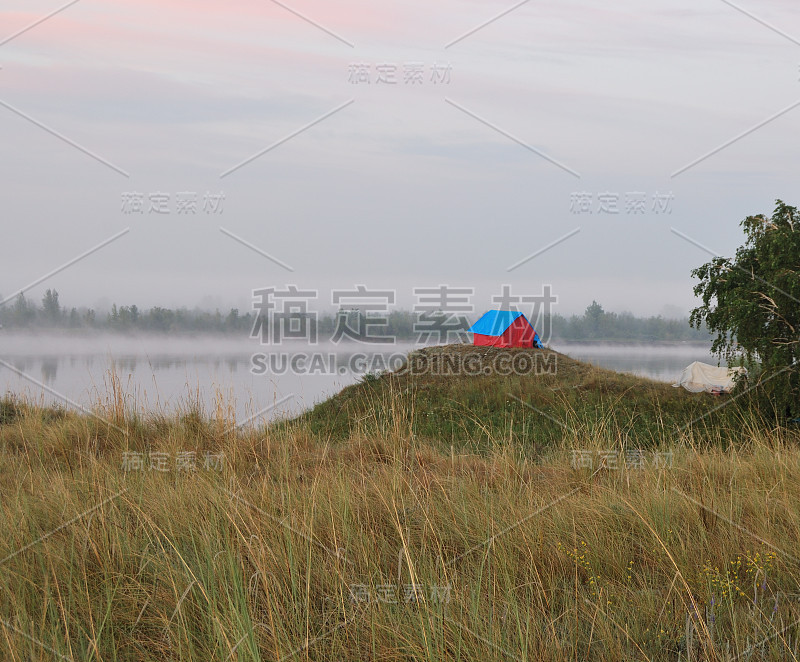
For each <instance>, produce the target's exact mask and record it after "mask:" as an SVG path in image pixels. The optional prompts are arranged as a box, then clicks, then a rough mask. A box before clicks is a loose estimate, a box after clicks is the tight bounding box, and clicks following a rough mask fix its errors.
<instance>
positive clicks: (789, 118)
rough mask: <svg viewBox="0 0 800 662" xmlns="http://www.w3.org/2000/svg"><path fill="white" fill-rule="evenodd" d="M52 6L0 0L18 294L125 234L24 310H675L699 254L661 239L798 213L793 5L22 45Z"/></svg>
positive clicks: (43, 32)
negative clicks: (346, 304)
mask: <svg viewBox="0 0 800 662" xmlns="http://www.w3.org/2000/svg"><path fill="white" fill-rule="evenodd" d="M61 6H63V5H62V4H60V2H59V1H58V0H56V2H53V1H51V0H46V1H45V0H25V1H24V2H23V1H22V0H10V1H6V2H4V3H3V9H2V20H1V21H0V42H5V43H3V44H2V45H0V66H2V70H0V149H1V150H2V162H1V163H0V181H2V184H1V185H0V192H1V193H0V194H1V195H2V201H3V205H2V211H1V212H0V214H1V215H0V232H1V233H2V238H1V239H0V294H2V295H5V296H8V295H9V294H11V293H13V292H15V291H16V290H18V289H20V288H23V287H25V286H26V285H28V284H29V283H32V282H34V281H36V280H38V279H40V278H41V277H42V276H44V275H46V274H48V273H49V272H51V271H53V270H55V269H57V268H58V267H60V266H62V265H64V264H65V263H68V262H70V261H72V260H74V259H75V258H76V257H78V256H80V255H81V254H83V253H85V252H86V251H88V250H89V249H91V248H93V247H95V246H97V245H98V244H101V243H102V242H104V241H106V240H108V239H110V238H111V237H114V236H116V235H118V234H119V233H121V232H123V231H125V230H126V229H129V231H128V232H126V233H125V234H122V235H120V236H118V238H116V239H115V240H114V241H112V242H110V243H109V244H107V245H106V246H104V247H103V248H101V249H100V250H97V251H95V252H94V253H92V254H91V255H89V256H87V257H85V258H84V259H81V260H79V261H78V262H76V263H75V264H73V265H72V266H70V267H69V268H67V269H64V270H63V271H61V272H60V273H58V274H57V275H54V276H52V277H51V278H49V279H47V280H45V281H43V282H42V283H40V284H39V285H37V286H35V287H33V288H32V289H31V290H30V291H29V292H28V293H27V296H28V297H30V298H33V299H36V300H39V299H41V296H42V294H43V292H44V290H45V289H46V288H47V287H55V288H56V289H57V290H58V291H59V292H60V293H61V298H62V302H63V303H65V304H67V305H97V304H98V302H102V301H107V302H110V301H115V302H117V303H121V304H126V303H138V305H139V306H140V307H149V306H153V305H163V306H178V305H186V306H189V307H192V306H195V305H206V306H216V305H218V306H221V307H229V306H231V305H237V306H239V307H241V308H244V309H247V308H248V307H249V306H250V301H251V292H252V290H253V289H255V288H261V287H269V286H276V287H284V286H286V285H288V284H297V285H298V286H300V287H302V288H312V289H317V290H320V292H321V301H320V304H319V308H320V309H325V308H328V307H329V306H330V290H331V288H341V289H348V288H353V287H354V286H355V285H357V284H364V285H366V286H367V287H368V288H392V289H395V290H397V297H398V302H399V304H401V305H402V306H404V307H410V306H411V305H413V304H414V302H415V298H414V296H413V288H415V287H429V286H436V285H440V284H448V285H452V286H460V287H474V288H475V289H476V296H475V304H476V307H477V308H482V307H485V305H486V304H485V302H486V301H488V298H489V297H490V296H491V295H492V294H495V293H498V292H499V290H500V287H501V285H502V284H505V283H508V284H511V285H512V286H513V287H514V291H515V292H519V293H521V294H530V293H534V294H535V293H538V292H540V291H541V288H542V286H543V285H544V284H550V285H552V288H553V292H554V293H555V294H556V295H558V297H559V303H558V307H557V308H556V311H557V312H561V313H564V314H569V313H573V312H580V311H582V310H583V309H584V308H585V307H586V306H587V305H588V304H589V303H590V302H591V300H592V299H597V300H598V301H600V302H601V303H602V304H603V305H604V306H605V307H606V309H609V310H616V311H622V310H630V311H633V312H635V313H638V314H659V313H665V312H669V313H673V314H674V313H675V312H676V311H683V312H686V311H688V310H689V308H690V307H691V306H692V304H693V297H692V293H691V289H692V279H691V277H690V273H689V272H690V270H691V269H692V268H693V267H696V266H698V265H699V264H701V263H703V262H705V261H707V260H708V259H710V257H711V256H710V255H709V254H708V253H707V252H704V250H703V249H702V248H699V247H698V246H696V245H694V244H693V243H691V241H689V240H687V239H685V238H682V237H681V236H678V235H677V234H675V233H673V232H671V228H674V229H675V230H677V231H678V232H680V233H683V235H685V236H686V237H689V238H690V239H691V240H692V241H694V242H697V243H699V244H701V245H702V246H705V247H707V248H708V249H710V250H713V251H718V252H720V253H722V254H725V255H730V254H732V253H733V252H734V251H735V248H736V247H737V246H738V245H739V244H740V243H741V241H742V234H741V231H740V229H739V222H740V221H741V220H742V219H743V218H744V217H745V216H747V215H749V214H756V213H762V212H763V213H771V211H772V209H773V207H774V200H775V199H776V198H782V199H784V200H785V201H786V202H788V203H790V204H795V205H797V204H800V177H798V175H799V174H800V151H799V150H798V135H800V106H799V107H793V105H794V104H796V103H798V102H799V101H800V67H799V63H800V4H798V3H797V2H795V1H790V0H741V1H739V0H736V3H730V2H727V0H691V1H684V0H648V2H646V3H643V2H641V1H639V2H633V1H629V0H618V1H617V2H615V3H600V2H584V1H571V0H562V1H561V2H558V3H553V2H542V1H541V0H531V1H530V2H527V3H519V6H517V7H516V8H515V9H513V10H511V11H509V12H508V13H506V14H505V15H502V16H498V15H499V14H501V12H504V11H506V10H510V9H512V7H514V2H513V1H511V2H508V1H507V0H440V1H439V2H436V3H430V2H422V0H412V1H406V2H402V3H401V2H357V1H353V0H344V1H341V2H336V3H331V2H322V1H321V0H286V1H285V2H283V3H282V4H278V3H276V2H273V1H271V0H258V1H250V0H240V1H239V2H236V3H223V2H210V1H206V0H194V1H192V2H176V1H173V2H165V1H164V0H162V1H160V2H155V1H153V0H137V1H136V2H132V1H129V2H121V1H120V0H103V1H102V2H98V1H96V0H80V1H78V2H74V3H71V5H70V6H68V7H66V8H64V9H63V11H61V12H59V13H57V14H55V15H53V16H52V17H51V18H49V19H47V20H45V21H43V22H41V23H39V24H38V25H36V26H34V27H31V28H30V29H29V30H26V31H24V32H22V33H20V34H17V33H19V32H20V31H22V30H24V29H25V28H26V27H28V26H30V25H31V24H32V23H34V22H36V21H38V20H39V19H41V18H43V17H45V16H47V15H48V14H50V13H52V12H54V11H55V10H57V9H58V8H59V7H61ZM293 12H294V13H293ZM298 14H300V15H302V16H299V15H298ZM493 18H496V20H491V19H493ZM479 26H483V27H480V29H476V28H479ZM14 35H16V36H14ZM12 36H13V38H12V39H10V40H9V37H12ZM462 37H463V38H462ZM420 68H421V78H415V76H419V74H416V72H417V71H420ZM392 75H393V76H394V79H395V80H396V83H394V84H392V83H391V82H388V80H387V79H389V80H390V79H391V78H392ZM381 77H383V80H380V79H381ZM407 77H410V80H408V81H407V80H406V79H407ZM367 81H369V82H367ZM782 111H785V112H783V113H782ZM780 113H782V114H780ZM779 114H780V115H779ZM778 115H779V116H778ZM317 120H319V121H317ZM768 120H769V121H768ZM314 122H316V123H314ZM312 123H314V124H313V125H312ZM309 125H311V126H309ZM759 125H761V126H759ZM756 127H758V128H756ZM753 129H754V130H753ZM746 132H747V135H743V134H745V133H746ZM737 138H739V139H738V140H735V139H737ZM281 141H282V142H281ZM720 147H722V149H719V150H718V148H720ZM270 148H271V149H270ZM265 150H266V151H265ZM715 150H718V151H716V152H715ZM711 152H715V153H712V154H710V153H711ZM257 154H261V155H260V156H258V158H255V159H253V160H251V161H249V162H247V163H244V162H245V161H246V160H247V159H250V158H251V157H253V156H255V155H257ZM709 154H710V155H709ZM704 156H706V157H707V158H702V157H704ZM243 163H244V164H243ZM242 164H243V165H242ZM692 164H693V165H692ZM240 165H241V167H238V168H237V166H240ZM687 166H691V167H687ZM158 194H162V196H163V195H168V196H169V199H168V200H167V199H165V198H164V197H159V195H158ZM192 194H194V196H193V195H192ZM193 197H194V199H196V203H195V205H196V206H195V207H194V213H192V203H191V201H192V199H193ZM136 200H141V201H142V203H141V204H142V205H143V208H142V213H137V211H136ZM159 205H163V209H164V210H165V211H166V212H168V213H157V211H156V208H157V207H159ZM615 206H616V209H617V211H618V213H613V211H614V208H615ZM179 211H185V212H186V213H179ZM220 228H223V229H224V232H223V231H221V230H220ZM578 228H580V231H576V230H577V229H578ZM231 235H235V236H236V237H239V238H240V239H241V240H243V241H244V242H247V243H249V244H250V245H251V246H252V247H254V248H256V249H258V251H260V253H259V252H257V251H256V250H253V248H251V247H248V246H245V245H244V244H243V243H240V242H239V241H238V240H237V239H235V238H233V237H232V236H231ZM560 239H563V240H562V241H560V242H559V243H557V244H556V245H552V244H554V242H558V240H560ZM548 246H550V248H548V249H547V250H544V251H543V249H545V248H547V247H548ZM263 254H267V255H269V256H270V257H271V258H273V259H270V258H268V257H266V256H265V255H263ZM532 255H533V256H534V257H532V258H531V259H529V260H527V261H525V262H524V263H522V264H519V263H520V262H523V261H524V260H525V259H526V258H528V257H530V256H532ZM514 265H518V266H516V268H514V269H512V270H510V271H509V269H510V268H511V267H513V266H514ZM287 267H289V268H291V269H292V271H289V269H288V268H287Z"/></svg>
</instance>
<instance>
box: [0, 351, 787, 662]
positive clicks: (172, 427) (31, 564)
mask: <svg viewBox="0 0 800 662" xmlns="http://www.w3.org/2000/svg"><path fill="white" fill-rule="evenodd" d="M470 351H474V348H468V347H463V348H435V349H433V350H425V351H424V352H423V355H422V357H419V356H417V357H416V358H417V359H419V361H418V363H417V366H418V368H419V372H417V373H416V374H415V373H414V372H413V360H414V358H415V357H414V356H412V357H411V359H412V360H411V361H410V362H409V366H408V367H407V369H406V370H405V371H402V372H401V373H398V374H393V375H382V376H376V375H373V376H370V377H366V378H364V379H363V380H362V381H361V382H360V383H359V384H356V385H353V386H351V387H349V388H347V389H345V390H344V391H342V392H341V393H340V394H339V395H337V396H335V397H334V398H332V399H330V400H328V401H326V402H323V403H321V404H320V405H318V406H317V407H315V408H314V409H313V410H311V411H310V412H307V413H305V414H303V415H301V416H299V417H297V418H293V419H291V420H285V421H283V422H282V423H280V424H273V425H269V426H266V427H264V426H257V427H253V426H250V425H244V426H241V427H237V426H238V424H239V423H242V422H243V421H241V420H236V418H235V415H234V412H233V410H232V408H231V407H230V406H228V405H227V404H226V403H225V402H224V401H223V400H222V399H220V400H219V401H218V403H217V406H216V407H215V408H214V409H213V410H210V411H202V410H201V409H200V407H199V406H197V407H195V406H191V405H189V406H187V408H186V409H185V410H184V411H182V412H179V413H176V414H175V415H165V414H154V415H152V416H150V417H142V416H134V415H132V414H131V413H130V412H127V411H126V406H125V394H124V392H123V391H122V389H121V388H120V385H119V384H118V383H116V385H112V389H111V391H110V392H109V393H108V394H107V396H106V397H105V398H104V399H103V400H102V401H101V402H98V403H97V407H96V409H95V410H93V414H94V415H92V416H90V415H86V414H82V413H74V412H72V411H65V410H63V409H53V408H42V407H35V406H29V405H26V404H25V403H20V402H14V401H13V400H9V399H6V400H4V401H3V404H2V405H0V592H2V595H3V596H4V599H3V601H2V603H1V604H0V657H2V658H3V659H25V660H28V659H32V660H51V659H54V658H55V659H60V657H59V656H61V657H63V658H65V659H75V660H88V659H93V660H112V659H137V660H159V661H163V660H165V659H166V660H212V659H215V660H216V659H218V660H225V659H231V660H260V659H264V658H269V659H278V660H279V659H320V660H329V659H336V660H364V659H375V660H377V659H381V660H400V659H423V660H431V661H438V660H454V659H455V660H458V659H462V660H474V659H519V660H525V659H529V660H566V659H576V658H577V659H592V660H607V661H609V662H610V661H611V660H641V659H650V660H677V659H682V660H685V659H687V652H688V653H689V654H691V655H693V656H694V659H717V660H733V659H736V656H739V655H745V656H746V655H748V654H754V658H753V659H756V658H758V659H776V660H778V659H781V660H783V659H791V655H792V654H794V655H798V652H797V642H798V635H799V634H800V632H798V631H797V630H798V628H797V625H796V624H795V623H796V621H798V619H800V601H798V597H799V596H798V594H800V589H798V586H800V560H798V559H797V558H796V555H795V550H797V549H798V548H800V534H799V533H798V532H800V451H799V450H798V444H797V441H798V435H797V433H796V432H794V431H793V430H784V429H775V428H773V427H771V426H769V425H767V424H766V423H763V422H760V421H759V420H758V419H757V418H755V417H753V416H752V415H750V414H748V413H747V411H746V408H740V407H739V403H741V402H742V401H743V400H745V399H746V398H740V399H739V400H737V401H735V402H734V401H733V399H732V398H728V399H720V398H713V397H711V396H705V395H692V394H689V393H686V392H684V391H683V390H682V389H673V388H671V387H670V386H668V385H665V384H661V383H658V382H652V381H649V380H644V379H639V378H636V377H632V376H630V375H621V374H617V373H613V372H611V371H607V370H603V369H600V368H596V367H594V366H590V365H588V364H585V363H581V362H579V361H574V360H572V359H569V358H568V357H565V356H563V355H559V354H556V355H555V356H554V357H548V356H544V355H543V354H541V353H539V354H537V353H536V351H535V350H514V351H512V352H510V353H500V354H499V353H498V352H499V350H493V351H492V350H486V351H485V352H484V351H482V352H481V353H480V361H479V362H477V363H476V364H473V365H470V361H472V359H470V358H469V356H470V354H469V352H470ZM502 354H505V355H506V356H512V355H513V356H514V357H516V363H515V362H514V361H513V360H512V361H511V362H510V365H511V366H512V367H513V366H516V367H517V369H520V370H519V372H514V371H513V370H512V371H511V372H509V373H508V374H506V372H505V371H506V369H507V368H506V367H503V363H502V361H500V359H499V356H500V355H502ZM536 356H541V357H542V358H540V359H538V360H537V359H536V358H535V357H536ZM519 357H523V358H519ZM524 357H527V359H525V360H523V359H524ZM554 359H555V360H554ZM525 365H530V366H533V367H532V368H531V371H530V372H528V373H527V374H524V373H522V372H521V367H524V366H525ZM554 365H555V368H556V369H555V371H553V367H554ZM537 366H538V368H537ZM423 368H424V372H423V371H422V369H423ZM446 368H447V369H449V370H451V371H452V370H462V371H466V369H467V368H469V369H470V370H473V371H475V372H476V374H469V375H467V374H455V375H454V374H443V373H444V370H445V369H446ZM486 368H490V372H489V374H486ZM537 370H538V372H537ZM481 372H483V374H477V373H481ZM723 404H724V405H726V406H724V407H721V408H719V407H720V405H723ZM715 408H717V409H715ZM793 624H794V625H793Z"/></svg>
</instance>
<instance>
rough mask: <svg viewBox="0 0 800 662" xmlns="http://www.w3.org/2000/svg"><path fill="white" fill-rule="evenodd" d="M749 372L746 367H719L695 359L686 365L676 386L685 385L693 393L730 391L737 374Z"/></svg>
mask: <svg viewBox="0 0 800 662" xmlns="http://www.w3.org/2000/svg"><path fill="white" fill-rule="evenodd" d="M739 373H744V374H747V370H745V369H744V368H718V367H717V366H715V365H709V364H708V363H701V362H700V361H695V362H694V363H692V364H690V365H688V366H686V367H685V368H684V369H683V372H682V373H681V376H680V377H679V378H678V381H677V383H675V384H673V386H674V387H676V388H677V387H678V386H683V388H685V389H686V390H687V391H691V392H692V393H702V392H703V391H705V392H706V393H730V392H731V390H733V387H734V379H735V377H736V375H737V374H739Z"/></svg>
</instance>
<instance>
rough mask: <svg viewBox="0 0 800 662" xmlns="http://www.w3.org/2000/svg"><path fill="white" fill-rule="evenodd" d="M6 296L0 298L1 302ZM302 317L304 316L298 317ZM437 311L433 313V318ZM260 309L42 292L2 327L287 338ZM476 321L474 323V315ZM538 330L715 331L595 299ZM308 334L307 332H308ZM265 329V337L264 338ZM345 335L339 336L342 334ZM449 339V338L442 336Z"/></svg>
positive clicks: (2, 310) (280, 324) (318, 330)
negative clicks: (606, 306)
mask: <svg viewBox="0 0 800 662" xmlns="http://www.w3.org/2000/svg"><path fill="white" fill-rule="evenodd" d="M1 299H2V297H0V300H1ZM339 315H344V316H345V318H346V323H347V326H348V327H350V328H351V329H364V328H368V327H369V325H370V324H372V325H375V322H374V321H370V320H368V319H367V318H365V317H364V316H363V313H360V312H359V311H355V310H349V311H343V312H340V313H339ZM295 317H297V316H296V315H295ZM337 317H338V316H337V315H335V314H332V313H326V314H319V315H311V314H306V315H304V316H303V318H304V321H303V324H304V325H307V326H304V327H303V328H304V329H307V330H308V331H307V332H308V333H309V334H314V333H315V334H316V337H317V339H318V340H320V341H324V340H327V339H331V338H333V337H334V336H335V335H337V328H338V327H339V325H340V324H341V323H342V320H341V319H337ZM435 317H436V316H435V315H434V318H435ZM256 321H257V318H256V314H255V313H254V312H248V313H245V314H242V313H240V312H239V310H238V309H236V308H231V309H230V310H229V311H228V312H227V313H222V312H220V311H219V310H215V311H213V312H211V311H208V310H201V309H199V308H195V309H191V310H190V309H187V308H177V309H175V310H173V309H170V308H162V307H159V306H155V307H153V308H150V309H149V310H141V309H140V308H139V307H138V306H136V305H130V306H117V304H114V305H112V306H111V310H110V311H108V312H105V313H98V312H97V311H95V310H94V309H92V308H85V307H82V308H75V307H72V308H69V307H66V306H62V305H61V302H60V301H59V295H58V292H57V291H56V290H50V289H48V290H47V292H45V294H44V297H42V302H41V305H37V304H36V302H34V301H30V300H28V299H27V298H26V297H25V296H24V295H22V294H20V295H19V296H18V297H17V298H16V299H15V300H14V301H10V302H8V303H7V304H5V305H4V306H0V326H2V328H5V329H8V330H11V329H30V330H56V329H64V330H69V329H72V330H76V331H80V330H93V331H108V332H122V333H126V332H127V333H135V332H148V333H187V334H203V333H216V334H237V335H242V334H244V335H249V334H250V333H251V332H252V331H253V330H254V329H259V330H258V331H257V335H264V336H265V337H269V338H277V337H284V338H286V337H287V333H286V329H287V328H290V327H289V325H288V323H287V321H286V320H285V319H284V320H280V319H278V318H277V316H276V318H273V319H272V320H270V328H269V329H266V330H265V329H264V328H260V327H259V324H256ZM418 321H419V315H418V314H417V313H414V312H411V311H405V310H398V311H392V312H390V313H388V314H387V315H386V316H385V322H384V323H382V325H381V327H382V328H381V330H380V334H381V335H384V336H394V337H396V338H397V339H399V340H408V341H416V340H422V341H425V340H434V341H435V340H436V337H435V329H437V324H436V323H433V324H431V323H430V322H431V317H430V315H429V316H428V318H427V320H426V324H424V325H420V326H416V325H417V323H418ZM473 321H474V320H473ZM470 323H471V322H470V321H469V320H467V319H466V318H463V317H461V318H457V319H453V318H449V319H448V320H445V316H444V314H442V318H441V324H440V325H439V326H438V328H440V329H441V330H442V332H443V333H444V332H445V331H450V332H451V339H452V333H458V332H462V334H463V333H464V332H466V330H467V329H468V328H469V326H470ZM535 326H537V330H538V331H539V333H540V334H541V335H542V336H543V338H544V339H545V340H547V338H546V336H547V335H548V334H549V336H550V339H551V340H556V341H557V340H568V341H603V340H606V341H636V342H653V341H706V340H710V336H709V333H708V331H707V330H706V328H705V326H701V327H700V328H692V327H691V326H690V325H689V321H688V318H687V319H668V318H664V317H661V316H658V317H636V316H634V315H633V314H632V313H610V312H606V311H605V310H603V307H602V306H601V305H600V304H599V303H597V302H596V301H593V302H592V304H591V305H590V306H588V307H587V308H586V310H585V311H584V313H583V314H582V315H572V316H570V317H565V316H562V315H552V316H550V317H549V318H548V317H543V318H542V319H540V320H539V322H538V324H536V325H535ZM423 328H424V329H428V330H431V329H433V330H434V335H433V336H428V337H427V338H426V337H424V335H425V334H422V335H423V337H420V336H421V333H420V332H421V330H422V329H423ZM304 332H305V331H304ZM265 334H266V335H265ZM338 335H340V334H338ZM442 342H444V335H443V336H442Z"/></svg>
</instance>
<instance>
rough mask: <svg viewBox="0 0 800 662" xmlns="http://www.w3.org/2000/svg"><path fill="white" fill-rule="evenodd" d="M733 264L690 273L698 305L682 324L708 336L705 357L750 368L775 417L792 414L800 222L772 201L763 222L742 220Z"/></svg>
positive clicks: (799, 316) (718, 261)
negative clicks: (696, 281) (755, 370)
mask: <svg viewBox="0 0 800 662" xmlns="http://www.w3.org/2000/svg"><path fill="white" fill-rule="evenodd" d="M741 226H742V228H743V230H744V233H745V243H744V245H742V246H740V247H739V248H738V249H737V251H736V257H734V258H732V259H731V258H725V257H715V258H714V259H713V260H711V261H710V262H707V263H706V264H704V265H702V266H700V267H698V268H697V269H694V270H693V271H692V276H694V277H695V278H697V279H699V281H700V282H699V284H697V285H695V287H694V293H695V295H697V296H699V297H700V298H701V300H702V302H703V303H702V305H701V306H698V307H697V308H695V309H694V310H693V311H692V314H691V317H690V323H691V324H692V325H694V326H697V325H700V324H703V323H704V324H705V325H706V326H707V327H708V329H709V330H710V331H711V332H712V333H713V334H715V336H716V337H715V338H714V342H713V345H712V351H713V352H714V353H716V354H717V355H718V356H719V357H720V358H724V359H726V360H727V362H728V363H729V364H731V363H736V362H743V363H747V364H750V365H756V366H757V367H758V380H759V383H760V385H761V386H762V388H761V389H760V393H761V395H763V396H764V397H765V398H766V399H767V400H768V401H769V402H770V403H771V404H772V405H773V406H774V407H776V408H777V411H781V412H783V413H785V414H786V415H789V416H797V415H798V414H799V413H800V406H798V402H797V400H798V394H800V391H799V390H798V386H800V376H799V375H798V369H797V366H796V361H797V359H798V342H800V338H798V332H800V216H798V211H797V209H796V208H795V207H790V206H788V205H786V204H784V203H783V202H782V201H780V200H778V201H776V207H775V211H774V213H773V214H772V217H771V218H768V217H767V216H765V215H763V214H761V215H758V216H748V217H747V218H746V219H745V220H744V221H742V223H741Z"/></svg>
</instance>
